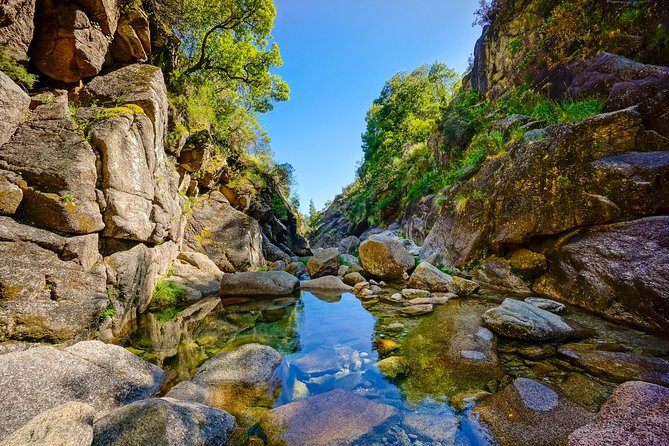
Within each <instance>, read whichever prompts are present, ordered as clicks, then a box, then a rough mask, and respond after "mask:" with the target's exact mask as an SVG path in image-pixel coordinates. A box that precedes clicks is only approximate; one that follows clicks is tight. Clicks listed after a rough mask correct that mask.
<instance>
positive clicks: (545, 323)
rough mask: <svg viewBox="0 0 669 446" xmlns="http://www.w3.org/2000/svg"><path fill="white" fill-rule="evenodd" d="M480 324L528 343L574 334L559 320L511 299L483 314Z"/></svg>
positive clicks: (549, 313)
mask: <svg viewBox="0 0 669 446" xmlns="http://www.w3.org/2000/svg"><path fill="white" fill-rule="evenodd" d="M483 323H484V324H485V326H486V327H488V328H490V329H491V330H492V331H494V332H496V333H497V334H500V335H502V336H506V337H509V338H516V339H525V340H531V341H544V340H549V339H560V338H568V337H572V336H574V335H576V334H577V331H576V330H575V329H574V328H572V327H571V326H570V325H569V324H567V323H566V322H565V321H564V320H562V318H561V317H560V316H557V315H555V314H553V313H551V312H548V311H545V310H542V309H540V308H537V307H535V306H534V305H530V304H528V303H525V302H522V301H519V300H515V299H504V302H502V305H500V306H499V307H495V308H492V309H490V310H488V311H486V312H485V314H484V315H483Z"/></svg>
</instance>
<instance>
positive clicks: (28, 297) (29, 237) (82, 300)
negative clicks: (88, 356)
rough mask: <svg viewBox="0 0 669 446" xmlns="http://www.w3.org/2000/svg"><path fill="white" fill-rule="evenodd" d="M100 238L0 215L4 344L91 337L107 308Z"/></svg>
mask: <svg viewBox="0 0 669 446" xmlns="http://www.w3.org/2000/svg"><path fill="white" fill-rule="evenodd" d="M100 260H101V257H100V254H99V253H98V236H97V234H90V235H84V236H77V237H63V236H60V235H57V234H54V233H52V232H49V231H45V230H42V229H37V228H33V227H30V226H26V225H23V224H20V223H17V222H15V221H14V220H12V219H11V218H9V217H0V341H2V340H8V339H16V340H28V341H49V342H65V341H70V340H72V339H81V338H85V337H87V336H89V335H90V334H91V333H92V332H93V330H95V328H96V326H97V323H98V318H99V314H100V312H101V311H102V310H103V309H104V308H105V307H106V306H107V295H106V293H105V291H106V290H105V279H106V276H105V271H104V268H103V267H102V265H101V263H100Z"/></svg>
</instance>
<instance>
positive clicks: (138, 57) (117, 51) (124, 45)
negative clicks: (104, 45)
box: [110, 8, 151, 63]
mask: <svg viewBox="0 0 669 446" xmlns="http://www.w3.org/2000/svg"><path fill="white" fill-rule="evenodd" d="M110 51H111V55H112V57H113V59H114V62H117V63H118V62H120V63H132V62H146V61H147V60H149V56H150V55H151V31H150V29H149V20H148V17H147V15H146V13H145V12H144V11H142V10H141V9H135V8H132V9H130V10H129V11H128V12H126V13H124V14H123V15H122V16H121V19H120V20H119V22H118V27H117V29H116V35H115V36H114V41H113V42H112V45H111V48H110Z"/></svg>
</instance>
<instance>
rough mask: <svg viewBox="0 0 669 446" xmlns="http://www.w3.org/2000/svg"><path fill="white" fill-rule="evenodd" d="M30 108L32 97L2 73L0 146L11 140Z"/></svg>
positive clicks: (0, 76) (0, 84)
mask: <svg viewBox="0 0 669 446" xmlns="http://www.w3.org/2000/svg"><path fill="white" fill-rule="evenodd" d="M0 29H2V28H0ZM29 107H30V96H28V95H27V94H26V93H25V92H24V91H23V90H21V88H20V87H19V86H18V85H16V84H15V83H14V81H12V80H11V79H10V78H9V77H7V76H6V75H5V73H3V72H2V71H0V146H2V145H3V144H4V143H6V142H7V141H9V140H10V138H11V137H12V135H13V134H14V132H15V131H16V129H17V128H18V127H19V124H21V123H23V121H24V120H25V119H26V115H28V113H29Z"/></svg>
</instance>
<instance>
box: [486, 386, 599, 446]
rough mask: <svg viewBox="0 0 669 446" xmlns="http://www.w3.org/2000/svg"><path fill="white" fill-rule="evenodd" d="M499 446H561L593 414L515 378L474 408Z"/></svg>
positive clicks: (556, 395)
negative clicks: (540, 445) (531, 445)
mask: <svg viewBox="0 0 669 446" xmlns="http://www.w3.org/2000/svg"><path fill="white" fill-rule="evenodd" d="M474 413H475V414H476V415H478V416H479V417H480V419H481V421H483V422H484V423H486V424H487V425H488V427H489V428H490V430H491V431H492V433H493V434H494V437H495V439H496V440H497V442H498V444H499V445H500V446H516V445H518V444H536V445H539V444H542V445H548V444H564V442H565V441H566V439H567V436H568V435H569V434H570V433H571V432H572V431H574V429H577V428H579V427H581V426H583V425H584V424H586V423H588V422H589V421H591V420H592V419H593V414H592V413H590V412H588V411H587V410H585V409H584V408H583V407H581V406H578V405H576V404H574V403H572V402H571V401H569V400H568V399H566V398H564V397H563V396H561V395H560V394H559V393H557V392H556V391H555V390H553V389H552V388H550V387H548V386H546V385H544V384H542V383H540V382H538V381H534V380H531V379H527V378H518V379H516V380H515V381H514V382H513V383H512V384H509V385H508V386H507V387H505V388H504V389H503V390H502V391H500V392H498V393H496V394H494V395H493V396H491V397H489V398H486V399H485V400H483V401H482V402H481V403H479V404H477V406H476V407H475V408H474Z"/></svg>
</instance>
